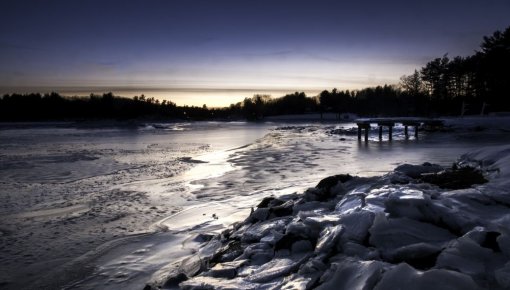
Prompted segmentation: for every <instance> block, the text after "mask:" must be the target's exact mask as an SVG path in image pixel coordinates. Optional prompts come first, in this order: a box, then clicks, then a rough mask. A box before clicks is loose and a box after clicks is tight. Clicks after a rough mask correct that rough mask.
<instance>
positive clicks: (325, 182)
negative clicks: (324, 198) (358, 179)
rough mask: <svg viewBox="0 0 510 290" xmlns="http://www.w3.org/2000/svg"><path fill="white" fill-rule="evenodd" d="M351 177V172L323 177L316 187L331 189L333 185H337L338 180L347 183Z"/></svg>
mask: <svg viewBox="0 0 510 290" xmlns="http://www.w3.org/2000/svg"><path fill="white" fill-rule="evenodd" d="M351 179H352V176H351V175H349V174H339V175H333V176H329V177H326V178H324V179H322V180H321V181H319V183H318V184H317V185H316V186H315V187H316V188H318V189H322V190H326V191H329V190H330V189H331V188H332V187H333V186H335V185H337V183H338V182H342V183H345V182H347V181H349V180H351Z"/></svg>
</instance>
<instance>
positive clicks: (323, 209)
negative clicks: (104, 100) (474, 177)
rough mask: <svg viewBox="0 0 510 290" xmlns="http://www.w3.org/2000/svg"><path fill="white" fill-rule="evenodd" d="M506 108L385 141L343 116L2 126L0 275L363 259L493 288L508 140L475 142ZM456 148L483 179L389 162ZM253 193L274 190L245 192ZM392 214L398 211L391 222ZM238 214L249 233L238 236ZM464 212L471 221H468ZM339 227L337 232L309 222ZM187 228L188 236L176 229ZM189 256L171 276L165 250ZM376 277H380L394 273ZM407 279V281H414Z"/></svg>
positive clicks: (503, 262) (219, 280) (314, 269)
mask: <svg viewBox="0 0 510 290" xmlns="http://www.w3.org/2000/svg"><path fill="white" fill-rule="evenodd" d="M509 120H510V119H509V118H506V119H505V118H503V119H502V118H499V119H494V120H489V119H483V120H482V121H483V122H482V123H483V126H485V127H486V128H487V129H486V130H483V131H482V132H479V131H477V130H474V129H473V128H474V127H475V126H479V125H476V123H477V122H480V121H481V120H479V118H478V119H476V120H472V119H468V118H465V119H463V120H456V119H449V120H447V125H448V126H450V125H451V126H452V127H451V129H452V130H451V132H448V133H442V132H424V133H423V134H420V138H419V139H414V138H411V139H409V140H406V139H405V138H404V135H403V128H401V127H398V126H397V127H396V128H395V130H394V132H395V138H394V140H393V141H392V142H387V141H385V140H383V141H382V142H379V141H378V140H377V137H376V135H375V137H374V136H372V137H373V138H372V137H371V139H370V141H369V142H368V143H367V144H365V143H358V142H357V139H356V135H355V134H352V130H351V129H350V127H352V126H354V125H353V124H341V125H337V124H331V123H330V124H327V123H326V124H302V123H301V124H286V125H285V126H283V127H282V128H281V130H271V131H269V129H270V128H273V127H276V126H280V124H275V123H274V124H262V125H258V124H255V125H249V124H240V125H236V124H229V123H186V124H172V126H167V125H168V124H147V126H144V127H140V128H133V127H130V128H122V127H121V128H117V127H116V128H110V129H98V128H95V129H94V128H75V127H73V126H70V127H69V126H67V125H66V126H67V127H65V128H64V127H58V128H55V127H51V128H49V129H48V128H44V129H41V128H39V129H37V128H36V129H34V128H31V127H28V128H25V129H19V128H18V129H6V130H4V129H2V130H0V161H1V162H0V178H1V180H0V181H1V183H0V196H1V198H2V204H0V219H1V224H0V250H2V263H1V265H0V270H1V271H0V272H1V273H2V274H0V283H4V284H2V285H7V286H6V287H7V289H18V288H22V287H23V286H25V287H28V286H27V285H32V286H33V285H39V286H41V288H44V286H48V285H53V286H54V287H55V288H60V287H62V285H65V283H67V282H69V279H71V280H72V278H74V277H76V279H75V280H79V279H81V278H84V277H85V278H86V279H85V280H82V281H81V282H79V283H76V284H73V285H74V286H75V288H89V289H90V288H97V289H100V288H110V289H111V288H123V289H142V288H143V286H145V284H150V285H153V286H156V285H160V286H163V285H167V286H168V287H171V286H172V287H174V286H175V287H177V285H178V284H179V283H182V282H183V281H184V283H183V284H182V286H186V285H188V286H189V287H198V288H199V287H201V286H200V285H202V286H207V287H210V288H250V287H257V288H268V289H270V288H271V287H276V288H278V287H279V288H283V287H288V288H292V287H294V288H314V287H319V286H321V285H322V283H326V282H328V281H329V280H328V279H329V278H327V277H331V278H334V277H335V276H334V274H332V273H335V272H336V270H337V269H340V268H341V267H343V268H344V269H346V270H342V271H347V270H348V269H356V267H358V266H356V265H361V264H363V263H367V265H371V263H376V264H377V265H380V266H381V267H382V268H381V270H380V275H379V277H380V278H381V280H378V281H383V279H384V277H385V275H386V274H388V273H390V271H392V269H394V268H395V267H396V265H398V263H399V262H401V261H405V262H406V263H407V264H408V265H409V267H411V268H412V269H414V272H412V271H411V272H406V271H402V272H399V273H408V274H409V277H412V279H422V280H420V281H427V280H426V279H425V280H423V277H436V278H437V279H442V278H441V277H443V276H444V277H446V278H445V280H446V281H448V279H450V280H452V281H454V280H455V279H457V280H458V281H460V282H459V283H461V284H459V285H463V284H462V283H468V284H469V282H466V281H470V280H469V279H465V277H466V276H469V277H470V279H471V280H472V281H474V283H476V285H477V286H479V287H482V288H492V289H507V288H508V283H509V282H508V279H506V278H505V277H506V276H505V274H506V273H508V262H507V261H508V260H509V259H510V248H509V246H508V245H510V242H509V241H510V238H509V237H510V230H509V228H508V225H509V224H510V212H508V208H509V205H510V202H509V201H510V200H509V197H508V196H510V195H509V194H508V188H509V184H508V180H509V178H508V172H509V170H508V164H509V159H508V155H509V154H508V150H509V149H508V146H499V147H492V148H488V147H487V148H485V146H490V145H501V144H508V141H509V140H510V138H508V134H502V132H505V131H501V130H502V129H505V130H507V129H508V127H510V126H509V125H508V124H510V122H508V121H509ZM174 125H175V126H174ZM471 125H473V128H470V126H471ZM59 126H60V125H59ZM340 127H346V128H347V129H345V130H336V129H339V128H340ZM332 131H336V133H335V134H330V133H329V132H332ZM267 132H269V134H267V135H265V136H264V134H265V133H267ZM344 133H345V134H344ZM338 134H341V135H340V136H339V135H338ZM342 134H344V135H342ZM255 135H257V136H258V137H255ZM259 137H262V138H260V139H258V138H259ZM339 137H340V138H343V140H339ZM34 140H35V141H34ZM218 146H219V147H218ZM482 147H484V148H482ZM459 152H471V153H468V154H467V155H465V156H464V157H463V159H461V160H460V162H459V163H458V165H459V166H474V167H475V168H477V169H480V170H482V172H483V175H484V176H485V177H486V178H487V179H488V180H489V183H487V184H484V185H474V186H470V187H469V188H465V189H461V190H447V189H442V188H438V187H437V186H435V185H430V184H427V183H423V182H422V181H421V180H420V179H419V178H416V176H418V175H417V174H414V175H413V174H410V175H411V176H409V175H406V173H409V172H410V170H407V171H406V170H403V171H401V172H395V171H393V169H394V168H395V167H398V166H400V165H403V164H415V165H418V166H421V167H430V166H429V165H424V162H430V163H431V164H438V165H439V166H441V168H448V167H450V166H451V164H452V163H453V162H454V161H455V159H456V158H457V156H458V155H457V154H459ZM420 164H421V165H420ZM401 169H402V168H401ZM414 169H416V168H414ZM426 169H427V170H425V171H423V170H424V169H423V168H422V171H419V172H418V173H419V174H420V175H422V174H423V173H425V174H427V173H429V171H428V170H430V169H431V168H426ZM436 169H437V168H436ZM436 169H434V170H436ZM415 171H416V170H415ZM415 173H416V172H415ZM342 174H351V175H357V176H361V177H355V178H353V179H352V180H349V181H347V180H345V181H343V182H341V183H337V184H335V185H332V186H331V187H329V189H326V191H327V192H325V193H326V194H322V193H324V192H322V193H319V192H317V191H314V190H319V191H321V190H324V188H322V189H313V190H311V191H309V193H310V194H309V197H310V198H308V199H307V198H306V194H305V195H303V194H302V193H303V192H305V190H306V188H309V187H312V186H314V185H315V184H317V182H318V181H319V180H323V179H324V177H326V176H335V175H342ZM412 176H414V178H413V177H412ZM295 192H297V194H292V193H295ZM316 193H319V194H318V195H317V194H316ZM268 196H272V197H273V198H275V200H277V201H275V202H274V203H268V204H266V206H260V208H256V205H257V204H259V203H260V200H261V199H262V198H263V197H268ZM283 196H289V197H286V198H283ZM312 200H313V201H312ZM252 208H253V209H254V212H253V213H252V216H251V217H249V218H248V220H246V221H245V222H242V220H243V219H244V218H246V217H247V216H249V215H250V212H251V209H252ZM381 215H382V216H384V217H385V219H386V221H390V222H388V223H390V224H391V225H394V226H396V227H400V231H399V229H395V231H394V232H393V233H395V234H398V235H402V236H403V237H404V238H403V240H406V241H407V242H406V243H399V242H398V241H397V242H395V244H393V245H391V244H390V242H387V243H386V242H381V241H391V237H386V236H385V231H387V230H388V227H385V226H380V227H379V228H378V229H379V230H381V231H379V232H377V231H376V232H375V233H376V236H377V237H378V238H376V239H375V240H374V239H371V235H372V234H371V232H370V231H369V229H371V228H372V227H373V223H374V220H376V218H375V217H377V218H379V216H381ZM279 219H280V220H287V219H288V220H289V222H288V223H285V224H280V223H279V222H278V220H279ZM406 219H407V220H411V221H412V222H410V223H405V222H396V223H393V221H395V220H396V221H401V220H406ZM235 222H237V225H236V226H235V227H231V226H230V225H231V224H232V223H235ZM413 225H417V226H416V228H417V229H422V228H423V229H426V230H429V229H430V228H431V227H432V228H439V229H441V230H444V231H445V232H448V233H449V234H450V235H451V238H447V237H448V235H447V234H444V232H442V233H441V234H440V233H439V232H441V231H435V230H434V231H430V232H431V233H432V234H438V237H439V236H441V237H442V238H441V239H437V238H438V237H435V238H434V237H430V234H429V236H427V235H424V234H420V233H416V231H413V229H411V228H412V227H413ZM424 225H425V226H424ZM252 226H254V227H253V228H251V231H252V232H251V233H250V234H252V235H251V237H250V236H249V235H246V236H245V235H244V232H245V231H247V230H248V229H250V227H252ZM479 226H482V227H483V229H484V230H483V231H478V232H477V231H474V229H475V228H477V227H479ZM257 227H258V228H257ZM340 227H341V228H342V231H341V234H339V235H338V236H335V235H332V236H330V235H326V234H325V233H327V232H328V233H332V231H327V230H326V231H324V230H325V229H326V228H328V229H330V230H331V229H334V228H337V229H338V228H340ZM375 229H377V227H374V230H375ZM408 229H409V231H408V232H409V233H412V235H409V234H408V233H407V230H408ZM147 232H149V233H151V234H150V235H148V236H143V238H142V236H140V234H141V233H142V234H143V233H147ZM389 232H392V231H389ZM197 234H198V236H199V237H200V238H197V239H196V240H195V239H193V240H192V241H190V240H188V239H187V238H186V237H194V236H195V235H197ZM216 235H217V236H216ZM212 236H215V238H211V237H212ZM172 237H175V239H173V238H172ZM243 237H244V240H243ZM378 239H379V240H378ZM443 239H445V240H444V241H443ZM448 239H449V240H448ZM466 239H467V240H469V241H468V242H469V243H468V242H466V241H465V240H466ZM371 241H378V242H376V244H372V242H371ZM102 245H104V246H102ZM318 245H319V247H318ZM321 245H327V246H326V247H324V246H321ZM381 245H382V246H381ZM467 245H470V246H472V247H473V249H474V250H473V253H472V254H473V255H465V257H469V259H470V262H472V263H473V264H469V263H465V265H463V264H462V263H460V262H459V261H461V260H459V259H460V258H459V253H463V251H464V249H465V247H467ZM317 247H318V249H320V250H318V251H317V252H315V249H316V248H317ZM97 249H101V250H97ZM488 251H491V254H489V252H488ZM105 253H108V255H104V254H105ZM83 254H85V255H83ZM80 255H82V256H80ZM101 255H104V259H103V258H100V257H101ZM197 255H198V256H197ZM300 255H301V256H300ZM303 255H304V256H303ZM192 256H194V257H195V258H193V259H190V260H186V261H188V262H191V261H195V262H196V263H189V264H184V265H187V269H188V270H186V272H187V273H188V275H190V276H191V275H194V272H195V270H196V269H199V270H198V274H196V275H194V276H193V277H186V275H185V274H183V273H182V272H184V269H185V268H184V266H183V267H181V264H182V263H183V262H184V260H185V258H188V257H192ZM300 257H303V259H304V260H303V261H302V262H301V261H300V263H298V264H297V265H294V266H290V270H288V268H285V267H283V268H282V269H285V270H282V271H280V272H278V271H276V272H271V273H270V272H266V274H267V275H266V278H267V279H270V278H271V277H273V278H272V280H270V281H268V282H250V281H249V280H248V279H249V277H250V276H252V275H254V274H256V273H257V271H258V270H259V269H261V267H264V265H266V264H268V263H269V264H270V265H272V264H271V263H272V261H275V260H278V259H279V260H278V261H285V259H288V260H292V261H296V259H300ZM463 257H464V256H463ZM488 257H491V259H490V262H486V261H487V259H488ZM493 258H494V259H493ZM197 259H198V260H200V263H198V260H197ZM344 260H345V261H352V265H350V264H349V263H347V264H342V261H344ZM239 261H241V262H239ZM481 261H485V262H481ZM238 262H239V263H238ZM334 263H336V265H337V266H335V267H333V264H334ZM459 264H461V265H459ZM481 264H483V269H484V270H485V273H484V274H480V273H481V270H479V269H482V268H481V267H482V266H480V265H481ZM338 265H342V266H341V267H340V266H338ZM440 265H444V267H446V268H441V267H443V266H440ZM467 265H474V266H473V268H472V269H471V268H469V267H467ZM198 266H200V267H198ZM462 266H466V267H467V268H462ZM360 267H361V266H360ZM450 268H455V269H450ZM62 269H65V270H62ZM81 269H87V270H86V271H81ZM179 269H181V270H180V271H181V272H179ZM193 269H195V270H193ZM213 269H214V270H213ZM263 269H265V268H263ZM473 269H478V270H476V271H475V270H473ZM50 270H51V271H50ZM62 271H63V272H62ZM434 271H435V272H434ZM445 271H446V272H445ZM464 272H469V273H470V274H466V273H464ZM48 273H52V274H51V275H48ZM58 273H67V274H72V275H67V274H66V275H60V274H58ZM328 273H329V274H331V275H326V274H328ZM366 273H367V274H366V275H365V276H363V277H365V278H366V279H365V278H362V279H360V280H357V281H358V282H352V283H359V284H352V285H371V284H370V283H371V282H370V281H372V280H371V279H372V278H370V277H375V276H377V275H375V274H374V276H372V274H369V272H366ZM452 273H453V274H452ZM455 273H457V274H459V275H460V276H459V275H457V274H455ZM80 275H81V276H80ZM20 277H23V279H20ZM57 277H58V279H57ZM65 277H67V278H65ZM321 277H323V278H321ZM452 277H453V278H452ZM455 277H456V278H455ZM230 278H231V279H230ZM389 278H390V277H388V278H387V279H386V280H384V281H390V282H391V281H395V280H391V279H389ZM454 278H455V279H454ZM66 279H68V280H66ZM457 280H455V281H457ZM34 281H37V283H36V284H32V283H33V282H34ZM48 281H52V282H51V283H52V284H48ZM165 281H166V282H167V284H165ZM193 281H195V282H196V283H195V284H192V283H193ZM367 281H368V282H367ZM186 283H188V284H186ZM349 283H350V282H349ZM378 283H380V282H378ZM420 283H421V282H420ZM420 283H417V284H416V287H421V286H418V285H425V283H422V284H420ZM390 284H391V283H390ZM468 284H466V285H467V286H466V288H467V289H469V287H468V286H469V285H471V284H469V285H468ZM191 285H194V286H191ZM349 285H351V284H349ZM385 285H389V284H385ZM403 285H407V286H409V284H403ZM431 285H435V284H434V283H432V284H431ZM188 286H186V287H188ZM376 286H377V285H376ZM374 287H375V286H374ZM388 287H389V286H388ZM437 288H440V287H437ZM408 289H413V287H411V286H409V287H408Z"/></svg>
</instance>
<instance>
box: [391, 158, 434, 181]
mask: <svg viewBox="0 0 510 290" xmlns="http://www.w3.org/2000/svg"><path fill="white" fill-rule="evenodd" d="M442 170H443V167H441V166H439V165H437V164H430V163H428V162H425V163H423V164H422V165H411V164H402V165H399V166H397V168H395V171H396V172H400V173H403V174H405V175H407V176H409V177H411V178H420V177H421V176H422V175H423V174H425V173H437V172H439V171H442Z"/></svg>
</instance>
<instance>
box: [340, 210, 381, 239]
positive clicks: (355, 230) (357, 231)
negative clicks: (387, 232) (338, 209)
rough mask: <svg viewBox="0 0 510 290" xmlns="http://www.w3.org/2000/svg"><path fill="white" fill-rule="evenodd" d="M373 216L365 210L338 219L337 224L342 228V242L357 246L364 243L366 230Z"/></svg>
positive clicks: (366, 234)
mask: <svg viewBox="0 0 510 290" xmlns="http://www.w3.org/2000/svg"><path fill="white" fill-rule="evenodd" d="M374 217H375V214H374V213H373V212H370V211H367V210H361V211H358V212H353V213H351V214H348V215H343V216H341V217H340V221H339V224H341V225H342V226H343V228H344V232H343V234H342V237H341V240H342V241H354V242H357V243H359V244H363V243H365V242H366V240H367V237H368V229H369V228H370V227H371V226H372V224H373V222H374Z"/></svg>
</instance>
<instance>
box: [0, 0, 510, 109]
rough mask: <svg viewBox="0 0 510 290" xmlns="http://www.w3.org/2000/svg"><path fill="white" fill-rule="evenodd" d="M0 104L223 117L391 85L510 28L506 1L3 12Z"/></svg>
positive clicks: (29, 7)
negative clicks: (206, 112)
mask: <svg viewBox="0 0 510 290" xmlns="http://www.w3.org/2000/svg"><path fill="white" fill-rule="evenodd" d="M0 11H2V20H1V22H2V25H0V93H12V92H32V91H40V92H44V91H51V90H55V91H58V92H62V93H64V94H68V95H73V94H81V95H88V94H90V93H91V92H94V93H100V92H107V91H113V92H114V93H116V94H119V95H125V96H133V95H135V94H141V93H144V94H145V95H147V96H150V97H156V98H159V99H164V98H167V99H170V100H172V101H174V102H176V103H177V104H180V105H182V104H189V105H201V104H207V105H208V106H223V105H228V104H230V103H233V102H237V101H240V100H242V99H243V98H244V97H249V96H251V95H253V94H254V93H270V94H272V95H273V97H278V96H281V95H283V94H284V93H285V92H292V91H296V90H299V91H305V92H307V93H308V94H311V95H313V94H315V93H317V92H319V91H321V90H323V89H332V88H335V87H336V88H339V89H359V88H363V87H367V86H374V85H379V84H380V85H383V84H396V83H398V80H399V78H400V76H402V75H403V74H410V73H412V72H413V70H414V69H415V68H419V67H421V66H422V65H424V64H425V63H426V62H427V61H429V60H431V59H433V58H435V57H440V56H442V55H443V54H445V53H448V54H449V55H450V56H456V55H470V54H472V53H473V52H474V50H475V49H477V48H478V47H479V44H480V43H481V41H482V37H483V36H484V35H489V34H492V33H493V32H494V31H495V30H503V29H505V28H506V27H507V26H509V25H510V17H509V15H510V1H508V0H484V1H482V0H473V1H465V0H455V1H448V0H441V1H439V0H429V1H408V0H406V1H404V0H400V1H367V0H359V1H350V2H348V1H338V0H337V1H327V0H315V1H300V0H292V1H277V0H272V1H267V0H258V1H242V0H235V1H234V0H233V1H225V0H203V1H200V0H186V1H185V0H182V1H175V0H165V1H163V0H161V1H126V0H123V1H105V0H103V1H93V0H87V1H78V0H76V1H74V0H73V1H69V0H66V1H51V0H48V1H20V0H2V1H1V2H0Z"/></svg>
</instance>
